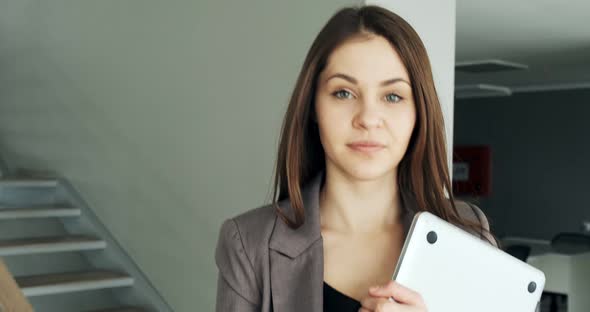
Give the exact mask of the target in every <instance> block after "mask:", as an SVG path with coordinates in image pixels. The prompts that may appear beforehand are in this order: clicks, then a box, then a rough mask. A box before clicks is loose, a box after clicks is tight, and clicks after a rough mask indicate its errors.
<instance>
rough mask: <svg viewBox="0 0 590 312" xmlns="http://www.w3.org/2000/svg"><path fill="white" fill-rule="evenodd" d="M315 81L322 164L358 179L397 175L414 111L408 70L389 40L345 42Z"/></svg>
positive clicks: (333, 53) (377, 38)
mask: <svg viewBox="0 0 590 312" xmlns="http://www.w3.org/2000/svg"><path fill="white" fill-rule="evenodd" d="M317 83H318V85H317V89H316V90H317V92H316V95H315V110H316V116H317V123H318V126H319V130H320V140H321V143H322V146H323V148H324V151H325V154H326V166H327V167H328V168H333V169H336V170H339V171H342V173H344V174H346V175H348V176H352V177H354V178H356V179H361V180H369V179H375V178H378V177H383V176H385V175H388V174H396V173H397V166H398V164H399V162H400V161H401V159H402V158H403V156H404V154H405V152H406V149H407V147H408V144H409V141H410V137H411V135H412V130H413V129H414V125H415V121H416V109H415V105H414V100H413V95H412V88H411V81H410V80H409V77H408V73H407V71H406V68H405V66H404V65H403V63H402V61H401V59H400V57H399V55H398V54H397V52H396V51H395V49H394V48H393V47H392V46H391V44H390V43H389V42H388V41H387V40H386V39H385V38H383V37H380V36H371V37H369V39H367V38H355V39H352V40H348V41H346V42H345V43H344V44H342V45H341V46H339V47H338V48H337V49H336V50H334V51H333V52H332V54H331V55H330V57H329V58H328V62H327V65H326V67H325V69H324V71H323V72H321V73H320V76H319V79H318V82H317Z"/></svg>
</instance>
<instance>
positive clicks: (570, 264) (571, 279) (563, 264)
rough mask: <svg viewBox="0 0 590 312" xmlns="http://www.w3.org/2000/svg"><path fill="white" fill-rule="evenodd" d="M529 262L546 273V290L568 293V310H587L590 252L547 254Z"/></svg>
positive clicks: (531, 258) (589, 286)
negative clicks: (568, 254)
mask: <svg viewBox="0 0 590 312" xmlns="http://www.w3.org/2000/svg"><path fill="white" fill-rule="evenodd" d="M528 263H529V264H530V265H532V266H534V267H536V268H538V269H540V270H541V271H543V272H544V273H545V277H546V283H545V288H544V290H545V291H550V292H556V293H562V294H567V295H568V312H587V311H588V308H589V307H590V296H588V294H590V253H584V254H579V255H572V256H567V255H558V254H545V255H540V256H535V257H530V258H529V259H528Z"/></svg>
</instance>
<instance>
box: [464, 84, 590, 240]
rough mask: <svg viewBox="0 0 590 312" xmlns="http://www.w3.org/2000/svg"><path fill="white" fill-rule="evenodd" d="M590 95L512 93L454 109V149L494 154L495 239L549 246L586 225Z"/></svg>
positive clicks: (488, 205) (490, 202)
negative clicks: (537, 241)
mask: <svg viewBox="0 0 590 312" xmlns="http://www.w3.org/2000/svg"><path fill="white" fill-rule="evenodd" d="M589 116H590V90H570V91H553V92H539V93H517V94H515V95H513V96H511V97H497V98H485V99H471V100H460V101H457V102H456V104H455V144H456V145H479V144H484V145H489V146H490V147H491V149H492V159H493V160H492V172H493V174H492V175H493V177H492V178H493V183H492V187H493V190H492V192H493V193H492V195H491V196H490V197H488V198H481V207H482V208H483V209H484V210H485V212H486V213H487V214H488V216H489V217H490V219H491V220H490V221H491V223H492V229H493V230H494V231H495V232H496V234H498V235H510V236H524V237H530V238H539V239H550V238H551V237H552V236H553V235H554V234H556V233H557V232H560V231H579V230H580V226H581V222H582V220H584V219H585V220H590V202H589V201H588V187H589V186H590V182H589V177H590V162H589V160H590V139H589V136H590V123H589V122H588V119H589Z"/></svg>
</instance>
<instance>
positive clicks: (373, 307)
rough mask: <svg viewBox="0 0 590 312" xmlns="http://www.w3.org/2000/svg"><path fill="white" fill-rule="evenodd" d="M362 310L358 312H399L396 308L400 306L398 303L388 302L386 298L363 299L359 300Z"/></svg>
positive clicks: (369, 297)
mask: <svg viewBox="0 0 590 312" xmlns="http://www.w3.org/2000/svg"><path fill="white" fill-rule="evenodd" d="M361 305H362V308H361V309H360V310H359V312H373V311H400V310H398V308H397V307H399V306H401V305H400V304H399V303H396V302H393V301H389V300H387V298H382V297H380V298H377V297H371V296H368V297H365V298H363V300H361Z"/></svg>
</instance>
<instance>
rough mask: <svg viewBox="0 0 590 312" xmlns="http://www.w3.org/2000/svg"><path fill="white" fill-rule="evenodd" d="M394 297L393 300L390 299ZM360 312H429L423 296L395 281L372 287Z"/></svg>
mask: <svg viewBox="0 0 590 312" xmlns="http://www.w3.org/2000/svg"><path fill="white" fill-rule="evenodd" d="M391 297H393V299H394V300H395V301H393V300H391V299H390V298H391ZM361 305H362V307H361V308H360V309H359V312H373V311H375V312H427V309H426V305H425V304H424V300H422V296H421V295H420V294H419V293H417V292H415V291H413V290H411V289H409V288H407V287H404V286H402V285H401V284H399V283H396V282H395V281H390V282H389V283H387V284H386V285H383V286H377V287H371V288H370V289H369V296H367V297H365V298H364V299H363V300H361Z"/></svg>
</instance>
